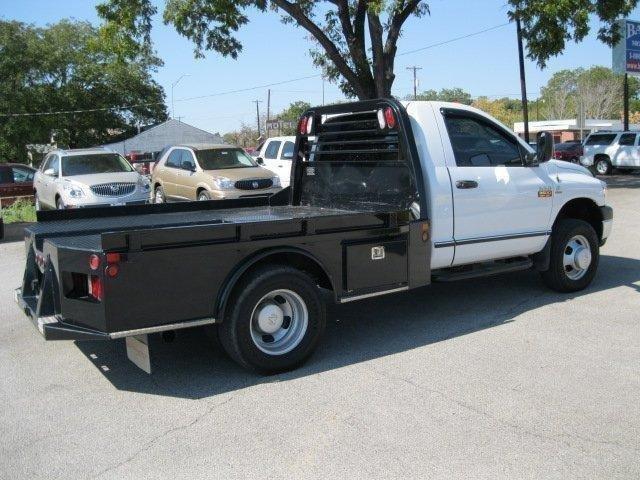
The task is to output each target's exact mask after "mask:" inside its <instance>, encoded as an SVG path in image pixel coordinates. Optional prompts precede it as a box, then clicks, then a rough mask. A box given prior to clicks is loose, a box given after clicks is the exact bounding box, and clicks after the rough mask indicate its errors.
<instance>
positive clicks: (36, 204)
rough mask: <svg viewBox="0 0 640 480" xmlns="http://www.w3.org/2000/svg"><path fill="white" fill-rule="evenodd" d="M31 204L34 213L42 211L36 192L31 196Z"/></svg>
mask: <svg viewBox="0 0 640 480" xmlns="http://www.w3.org/2000/svg"><path fill="white" fill-rule="evenodd" d="M33 203H34V205H35V208H36V212H39V211H40V210H42V205H40V198H39V197H38V192H35V193H34V194H33Z"/></svg>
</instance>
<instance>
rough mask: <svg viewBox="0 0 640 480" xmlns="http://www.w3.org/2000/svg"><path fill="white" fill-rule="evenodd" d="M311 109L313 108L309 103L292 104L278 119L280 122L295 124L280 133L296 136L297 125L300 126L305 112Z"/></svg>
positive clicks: (301, 101)
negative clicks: (299, 122) (299, 123)
mask: <svg viewBox="0 0 640 480" xmlns="http://www.w3.org/2000/svg"><path fill="white" fill-rule="evenodd" d="M309 108H311V104H310V103H309V102H305V101H303V100H298V101H297V102H293V103H291V104H290V105H289V106H288V107H287V108H285V109H284V110H283V111H282V112H281V113H280V114H279V115H276V118H277V119H278V120H282V121H285V122H291V123H292V124H293V127H286V128H283V129H282V130H281V132H280V133H281V134H282V135H295V134H296V125H297V124H298V120H299V119H300V117H301V116H302V114H303V113H304V112H305V111H307V110H308V109H309Z"/></svg>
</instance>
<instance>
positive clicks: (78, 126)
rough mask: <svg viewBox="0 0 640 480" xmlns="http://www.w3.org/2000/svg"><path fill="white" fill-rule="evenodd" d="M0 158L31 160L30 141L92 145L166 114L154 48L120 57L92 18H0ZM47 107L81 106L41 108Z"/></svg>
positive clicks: (126, 134) (116, 138)
mask: <svg viewBox="0 0 640 480" xmlns="http://www.w3.org/2000/svg"><path fill="white" fill-rule="evenodd" d="M0 51H2V52H3V55H0V78H2V79H3V81H2V82H0V112H2V113H3V114H4V115H2V116H0V158H2V159H11V160H20V161H24V160H26V156H27V152H26V145H27V144H34V143H35V144H38V143H49V141H50V138H51V136H52V135H55V137H56V140H57V143H58V144H60V145H62V146H68V147H72V148H73V147H88V146H93V145H97V144H101V143H105V142H107V141H115V140H118V139H119V138H121V137H123V136H128V135H131V134H132V133H133V132H134V131H135V130H136V126H137V125H138V124H148V123H156V122H159V121H162V120H164V119H166V110H165V106H164V93H163V90H162V88H161V87H160V86H159V85H158V84H157V83H156V82H155V81H154V80H153V79H152V78H151V72H152V71H153V69H154V68H155V66H157V65H159V64H160V62H159V60H158V59H156V58H154V57H153V56H149V55H145V56H142V55H139V54H136V55H131V56H130V59H129V60H130V61H127V62H124V61H121V56H120V55H118V54H116V53H115V52H114V51H113V50H112V49H111V48H110V46H109V45H108V44H105V43H103V42H101V41H100V38H99V37H98V32H97V30H96V29H95V28H94V27H92V26H91V25H90V24H88V23H86V22H73V21H69V20H63V21H61V22H59V23H57V24H55V25H50V26H48V27H46V28H37V27H34V26H31V25H26V24H24V23H20V22H9V21H0ZM47 112H76V113H55V114H44V115H43V114H38V115H31V114H32V113H47Z"/></svg>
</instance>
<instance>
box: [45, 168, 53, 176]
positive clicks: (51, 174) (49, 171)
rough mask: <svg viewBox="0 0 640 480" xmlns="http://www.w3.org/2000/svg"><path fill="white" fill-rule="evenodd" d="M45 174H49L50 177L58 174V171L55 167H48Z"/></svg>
mask: <svg viewBox="0 0 640 480" xmlns="http://www.w3.org/2000/svg"><path fill="white" fill-rule="evenodd" d="M42 173H44V174H45V175H47V176H48V177H55V176H56V171H55V170H54V169H53V168H47V169H46V170H45V171H44V172H42Z"/></svg>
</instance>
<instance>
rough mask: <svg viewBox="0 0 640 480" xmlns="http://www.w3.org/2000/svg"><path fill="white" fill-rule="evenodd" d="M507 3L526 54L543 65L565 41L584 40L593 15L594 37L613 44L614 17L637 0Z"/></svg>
mask: <svg viewBox="0 0 640 480" xmlns="http://www.w3.org/2000/svg"><path fill="white" fill-rule="evenodd" d="M509 4H510V6H511V12H510V14H509V15H510V17H511V18H512V19H515V18H516V17H519V18H520V20H521V22H522V34H523V37H524V38H525V39H526V41H527V50H528V56H529V58H531V59H532V60H535V61H536V62H537V63H538V65H539V66H540V67H541V68H544V67H545V66H546V64H547V61H548V60H549V59H550V58H551V57H554V56H556V55H559V54H560V53H562V51H563V50H564V49H565V46H566V43H567V42H568V41H574V42H580V41H582V40H584V38H585V37H586V36H587V34H588V33H589V30H590V24H589V22H590V20H591V19H593V18H594V17H595V20H596V21H597V22H598V23H599V29H598V39H600V40H601V41H602V42H604V43H605V44H606V45H614V44H615V43H616V42H618V40H619V39H620V32H619V31H618V28H617V27H616V23H615V22H616V20H617V19H618V18H621V17H626V16H628V15H629V14H630V13H631V11H632V10H633V9H634V8H635V7H636V5H637V4H638V0H553V1H549V0H509Z"/></svg>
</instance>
